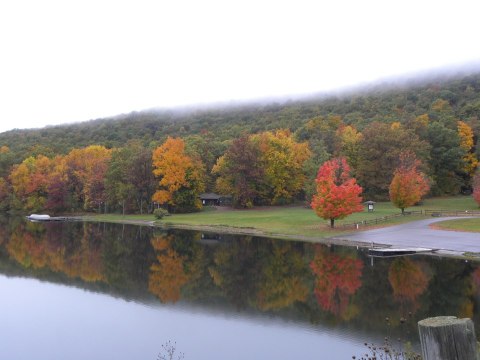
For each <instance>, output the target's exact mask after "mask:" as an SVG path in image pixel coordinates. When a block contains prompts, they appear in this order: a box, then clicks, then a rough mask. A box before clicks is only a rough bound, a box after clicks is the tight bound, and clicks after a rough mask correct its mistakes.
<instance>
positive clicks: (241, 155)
mask: <svg viewBox="0 0 480 360" xmlns="http://www.w3.org/2000/svg"><path fill="white" fill-rule="evenodd" d="M260 155H261V153H260V148H259V146H258V143H253V142H251V141H250V138H249V137H248V136H247V135H244V136H242V137H240V138H238V139H235V140H233V142H232V144H231V145H230V146H229V147H228V149H227V151H226V152H225V154H224V155H223V156H221V157H220V158H219V159H218V160H217V163H216V164H215V166H214V167H213V169H212V172H213V174H215V175H217V176H218V178H217V180H216V190H217V191H218V192H219V193H220V194H224V195H231V196H232V197H233V205H234V206H236V207H242V208H248V207H252V206H253V205H254V203H255V202H256V201H257V199H258V197H259V193H260V189H259V184H261V182H262V181H263V177H264V174H265V169H263V168H262V166H261V164H260V162H259V159H260Z"/></svg>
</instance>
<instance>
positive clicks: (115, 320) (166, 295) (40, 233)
mask: <svg viewBox="0 0 480 360" xmlns="http://www.w3.org/2000/svg"><path fill="white" fill-rule="evenodd" d="M0 291H1V296H0V309H1V310H0V322H1V324H2V326H1V328H0V329H1V330H0V339H2V340H1V347H0V354H1V358H4V359H29V360H31V359H49V360H50V359H82V360H83V359H116V360H119V359H145V360H155V359H157V357H158V356H159V355H167V350H168V349H174V350H175V354H174V357H173V358H174V359H177V358H178V355H180V353H183V354H184V359H186V360H206V359H209V360H212V359H276V360H277V359H300V358H301V359H327V358H328V359H351V358H352V356H353V355H356V356H357V357H358V356H360V355H362V354H364V353H365V352H366V350H367V349H366V347H365V346H364V342H368V343H371V342H373V343H375V344H377V345H381V344H382V342H383V339H384V338H385V336H388V337H389V338H390V339H391V341H392V342H393V343H394V345H396V346H405V345H404V344H405V343H407V342H410V343H411V344H412V346H413V348H418V336H417V328H416V323H417V321H419V320H421V319H424V318H426V317H430V316H439V315H455V316H459V317H470V318H472V319H473V320H474V322H475V325H476V327H477V329H478V326H479V313H478V309H479V306H478V305H479V299H480V264H478V263H476V262H470V261H465V260H455V259H449V258H441V257H433V256H410V257H396V258H388V259H374V260H373V262H372V259H371V258H369V257H368V255H367V253H366V251H365V250H362V249H356V248H352V247H342V246H333V245H332V246H327V245H320V244H312V243H305V242H300V241H299V242H295V241H283V240H278V239H270V238H261V237H252V236H237V235H235V236H234V235H226V234H211V233H201V232H198V231H186V230H175V231H174V230H168V231H167V230H162V229H158V228H151V227H141V226H133V225H118V224H105V223H81V222H65V223H54V222H49V223H31V222H27V221H26V220H24V219H21V218H12V219H2V220H1V221H0Z"/></svg>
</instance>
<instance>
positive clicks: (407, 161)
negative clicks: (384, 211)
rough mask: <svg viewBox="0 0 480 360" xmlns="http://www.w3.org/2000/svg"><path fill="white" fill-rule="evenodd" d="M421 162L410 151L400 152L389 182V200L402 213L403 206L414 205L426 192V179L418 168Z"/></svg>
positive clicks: (428, 186)
mask: <svg viewBox="0 0 480 360" xmlns="http://www.w3.org/2000/svg"><path fill="white" fill-rule="evenodd" d="M420 165H421V163H420V161H419V160H417V158H416V157H415V154H414V153H412V152H404V153H401V154H400V164H399V166H398V167H397V168H396V169H395V173H394V175H393V179H392V182H391V183H390V189H389V194H390V201H391V202H392V203H393V204H394V205H395V206H396V207H398V208H399V209H401V210H402V214H403V213H404V210H405V208H407V207H409V206H412V205H415V204H416V203H418V202H419V201H420V200H421V198H422V197H423V196H424V195H425V194H426V193H427V192H428V190H429V189H430V185H429V183H428V179H427V177H426V176H425V174H423V172H421V171H420V170H419V167H420Z"/></svg>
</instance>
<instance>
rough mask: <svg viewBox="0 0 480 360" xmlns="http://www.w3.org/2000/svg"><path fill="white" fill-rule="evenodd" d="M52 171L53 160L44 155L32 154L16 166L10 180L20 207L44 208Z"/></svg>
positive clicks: (34, 209)
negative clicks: (34, 155) (35, 155)
mask: <svg viewBox="0 0 480 360" xmlns="http://www.w3.org/2000/svg"><path fill="white" fill-rule="evenodd" d="M51 172H52V162H51V160H50V159H49V158H47V157H46V156H43V155H39V156H38V157H33V156H30V157H28V158H27V159H25V160H24V161H23V162H22V163H21V164H19V165H16V166H14V168H13V170H12V172H11V174H10V181H11V183H12V187H13V191H14V195H15V197H16V199H17V201H18V202H17V205H18V206H19V207H23V208H24V209H28V210H33V211H38V210H41V209H42V208H43V206H44V205H45V202H46V199H47V189H48V184H49V176H50V174H51Z"/></svg>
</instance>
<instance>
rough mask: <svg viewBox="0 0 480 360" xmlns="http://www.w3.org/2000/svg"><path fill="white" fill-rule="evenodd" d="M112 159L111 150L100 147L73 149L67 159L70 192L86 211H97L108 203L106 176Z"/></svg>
mask: <svg viewBox="0 0 480 360" xmlns="http://www.w3.org/2000/svg"><path fill="white" fill-rule="evenodd" d="M110 157H111V150H109V149H107V148H105V147H104V146H100V145H91V146H87V147H86V148H82V149H73V150H72V151H70V153H68V155H66V157H65V161H66V166H67V169H66V171H67V181H68V188H69V192H71V194H72V197H74V198H75V200H76V202H77V205H78V206H82V207H83V209H85V210H91V209H96V208H97V207H98V206H99V205H100V204H102V203H105V201H106V192H105V174H106V172H107V168H108V161H109V160H110ZM73 205H75V204H73Z"/></svg>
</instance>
